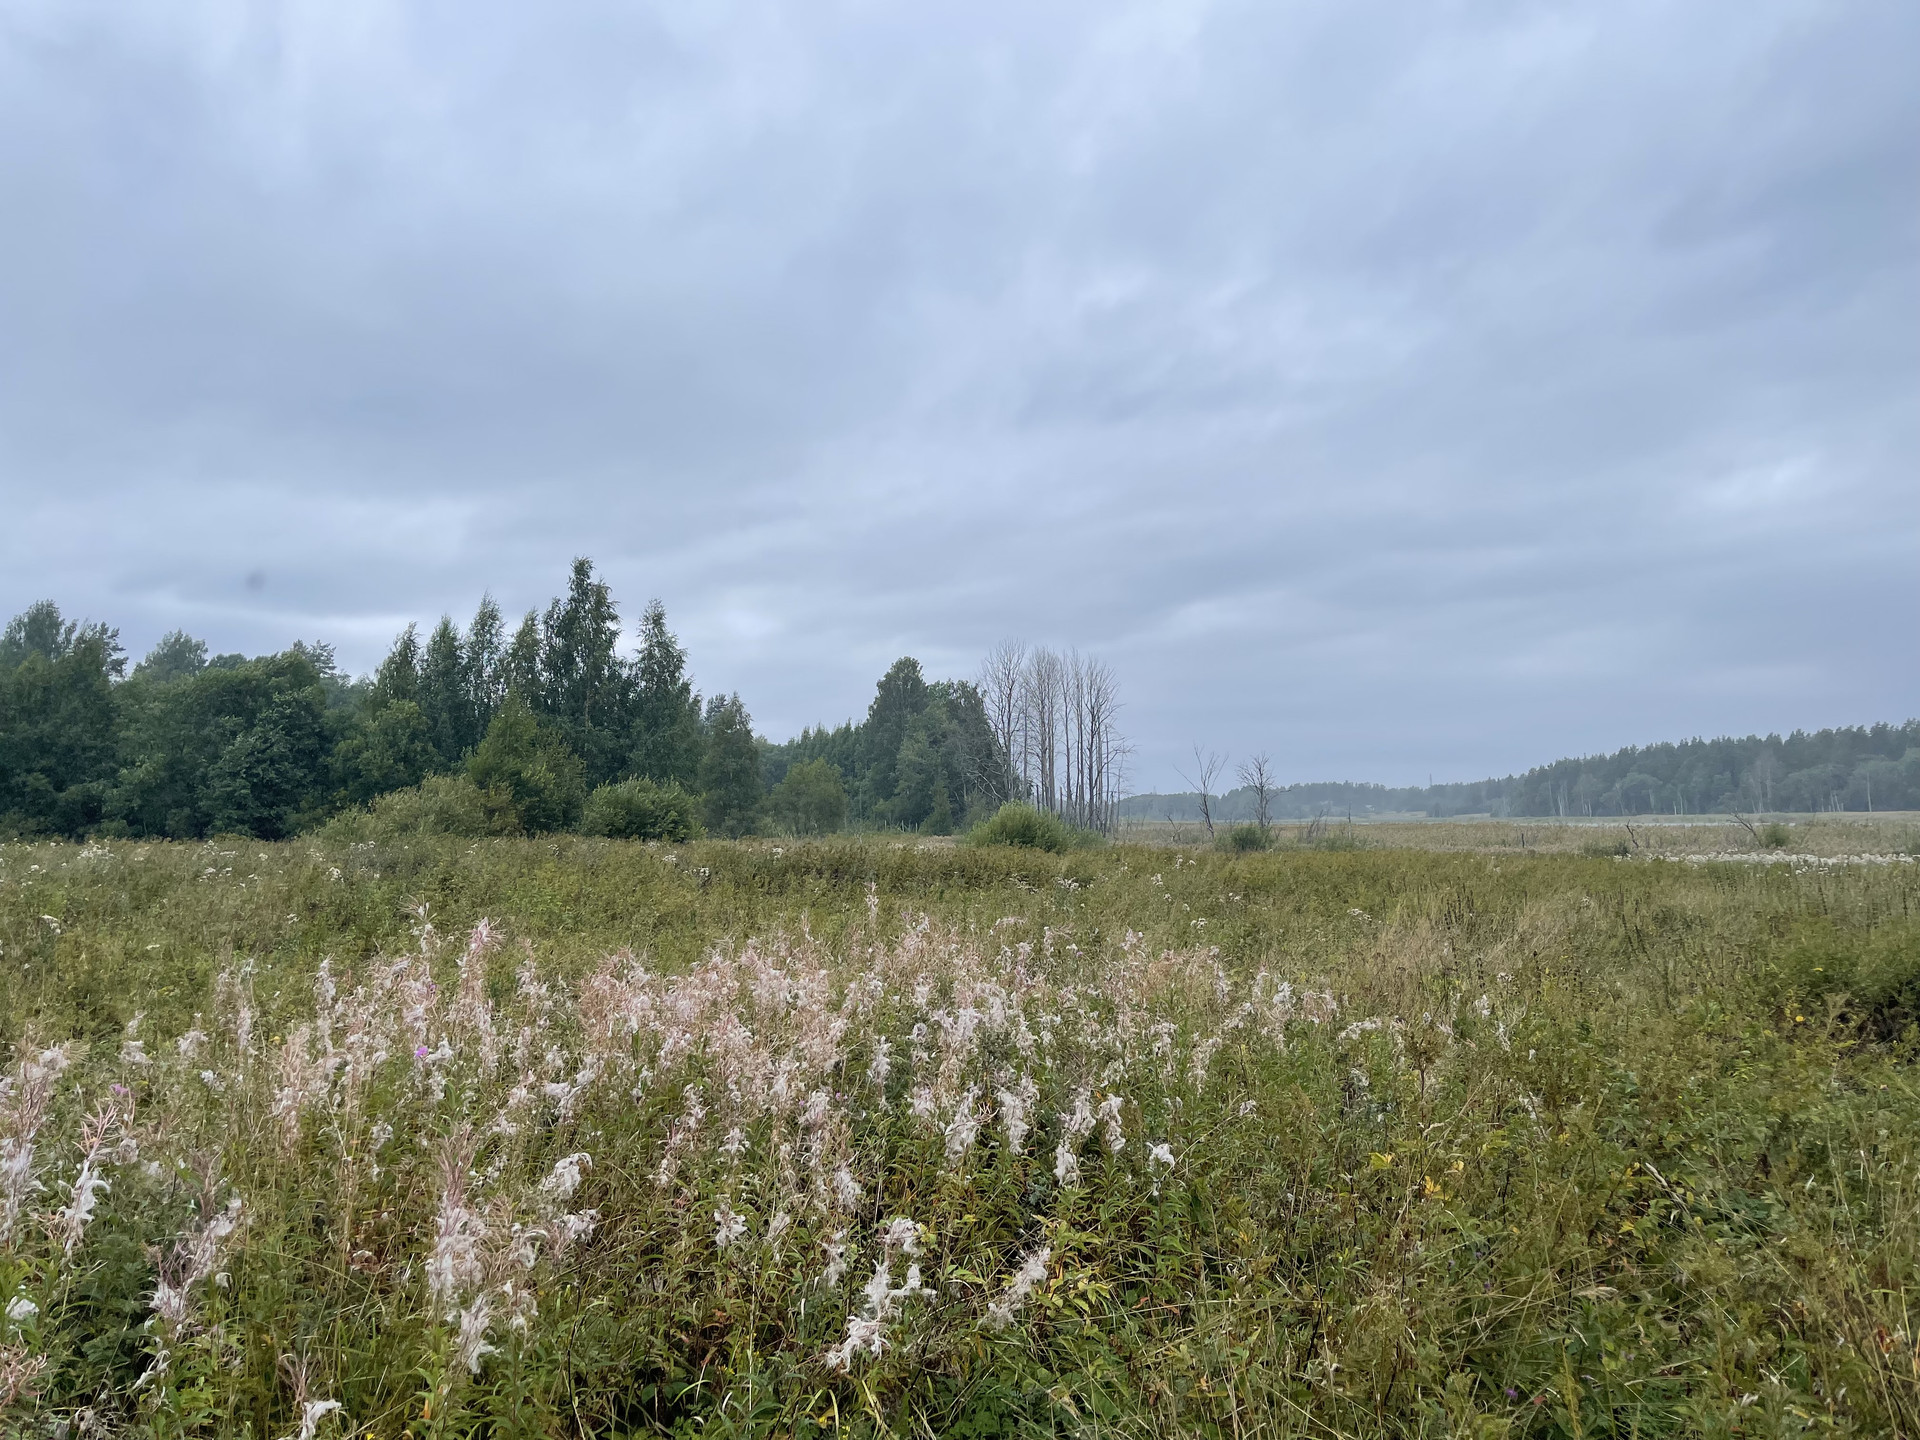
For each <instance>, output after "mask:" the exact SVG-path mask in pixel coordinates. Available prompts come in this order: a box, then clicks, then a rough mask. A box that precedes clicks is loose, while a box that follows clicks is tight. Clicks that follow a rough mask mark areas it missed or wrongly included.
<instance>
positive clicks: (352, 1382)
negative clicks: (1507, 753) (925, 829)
mask: <svg viewBox="0 0 1920 1440" xmlns="http://www.w3.org/2000/svg"><path fill="white" fill-rule="evenodd" d="M1383 828H1384V827H1383ZM1418 828H1419V829H1421V830H1422V831H1423V832H1429V833H1430V832H1433V831H1438V830H1441V829H1442V828H1451V829H1461V830H1464V829H1466V828H1467V827H1464V826H1463V827H1439V826H1434V827H1418ZM1636 828H1637V827H1636ZM1394 833H1395V834H1396V835H1398V834H1404V833H1406V832H1405V831H1400V830H1396V831H1395V832H1394ZM1483 833H1484V832H1483ZM1369 838H1372V837H1371V836H1370V837H1369ZM1836 844H1837V842H1836ZM1809 853H1813V852H1811V850H1810V852H1809ZM1834 853H1857V852H1855V851H1852V850H1844V849H1837V850H1836V851H1835V852H1834ZM1916 871H1920V866H1909V865H1845V866H1834V867H1824V868H1819V867H1806V866H1802V867H1798V868H1796V867H1792V866H1786V865H1776V866H1765V867H1762V866H1756V865H1752V864H1745V863H1707V864H1697V865H1695V864H1667V863H1641V862H1639V861H1637V860H1618V859H1614V858H1611V857H1605V856H1589V855H1583V854H1579V853H1557V854H1548V853H1535V852H1533V851H1532V847H1531V846H1529V847H1528V849H1524V850H1523V849H1520V848H1518V847H1515V848H1513V849H1512V850H1510V851H1502V850H1501V849H1500V848H1499V847H1497V846H1485V845H1482V846H1478V847H1476V850H1475V851H1474V852H1452V851H1447V850H1415V849H1403V850H1391V851H1390V850H1386V849H1381V848H1368V849H1363V850H1356V851H1350V852H1345V853H1321V852H1318V851H1314V850H1293V851H1283V852H1278V853H1268V854H1262V855H1253V856H1245V857H1230V856H1226V855H1221V854H1217V853H1212V852H1201V853H1197V854H1190V853H1186V852H1182V851H1170V850H1166V849H1150V848H1141V847H1118V848H1114V849H1110V850H1106V851H1100V852H1076V853H1074V854H1070V855H1066V856H1051V855H1044V854H1037V853H1034V852H1019V851H1010V850H992V849H988V850H968V849H956V848H953V847H945V846H928V845H899V844H884V843H854V842H821V843H816V844H785V845H775V844H768V843H754V844H736V845H728V844H719V843H715V844H703V845H694V846H686V847H680V848H678V849H662V848H659V847H645V846H638V845H627V844H619V843H614V842H592V841H568V840H562V841H552V842H529V841H489V842H482V843H480V844H478V845H469V844H467V843H465V842H452V841H448V842H440V843H436V842H426V841H423V842H417V843H414V844H410V845H395V846H356V847H350V848H346V849H339V850H326V849H321V848H316V847H313V846H311V845H307V844H300V843H296V844H291V845H286V846H258V845H247V846H245V847H241V846H237V845H230V846H220V845H212V846H167V845H150V846H133V845H115V846H112V847H98V846H96V847H87V848H80V847H74V846H35V847H27V846H7V847H0V950H3V951H4V953H3V954H0V1038H4V1040H5V1041H6V1042H7V1043H8V1044H9V1045H10V1046H11V1047H12V1057H13V1058H12V1061H11V1065H12V1074H11V1077H10V1079H9V1081H8V1083H7V1089H6V1092H5V1096H4V1099H0V1144H4V1145H5V1146H6V1147H7V1149H6V1151H5V1156H4V1158H3V1159H0V1205H10V1206H12V1209H10V1210H9V1211H8V1212H7V1214H8V1221H7V1224H6V1230H5V1237H4V1239H3V1240H0V1289H3V1290H4V1294H5V1296H6V1298H7V1301H8V1303H9V1304H11V1305H13V1310H12V1316H13V1318H12V1319H11V1320H10V1321H9V1322H8V1328H7V1331H6V1333H5V1337H4V1341H0V1394H6V1393H8V1392H9V1391H10V1392H11V1397H10V1399H9V1401H8V1403H9V1405H10V1409H9V1410H8V1412H7V1414H8V1423H9V1424H10V1425H11V1426H12V1427H13V1428H14V1429H15V1430H16V1431H19V1432H22V1433H30V1434H45V1435H48V1436H49V1437H51V1436H53V1435H55V1434H61V1435H71V1434H72V1433H74V1430H75V1428H76V1427H78V1428H79V1429H80V1430H81V1431H82V1432H84V1433H113V1432H128V1433H142V1434H154V1435H174V1434H179V1435H190V1434H191V1435H220V1436H226V1435H233V1436H238V1435H241V1434H249V1435H253V1436H260V1437H282V1436H290V1435H307V1436H309V1437H312V1436H328V1437H330V1436H332V1435H335V1434H346V1433H352V1434H373V1435H381V1436H400V1435H403V1434H411V1435H413V1436H415V1437H424V1436H427V1435H477V1434H487V1435H500V1436H510V1435H511V1436H519V1435H528V1436H531V1435H556V1434H591V1435H623V1434H640V1433H676V1434H688V1435H691V1434H693V1433H694V1432H695V1431H696V1430H697V1431H699V1432H701V1433H703V1434H708V1433H713V1432H715V1431H719V1432H721V1433H739V1434H748V1433H751V1434H768V1435H773V1434H779V1435H799V1434H811V1433H814V1432H816V1431H823V1430H829V1429H833V1430H838V1429H847V1430H856V1431H866V1432H881V1431H885V1432H889V1433H892V1432H899V1433H908V1432H911V1433H915V1434H922V1435H924V1434H945V1433H958V1434H980V1435H987V1434H1001V1433H1005V1434H1014V1433H1021V1434H1027V1433H1033V1434H1038V1433H1048V1434H1052V1433H1059V1432H1063V1431H1064V1432H1073V1433H1101V1434H1105V1433H1126V1434H1140V1435H1145V1434H1166V1433H1180V1434H1208V1435H1218V1436H1233V1437H1249V1436H1255V1435H1276V1436H1277V1435H1293V1434H1299V1435H1374V1434H1393V1435H1409V1436H1412V1435H1436V1436H1437V1435H1500V1434H1506V1435H1520V1434H1534V1435H1561V1434H1564V1435H1582V1436H1586V1435H1601V1434H1621V1435H1629V1434H1640V1435H1656V1434H1673V1435H1683V1434H1684V1435H1696V1434H1725V1435H1733V1434H1742V1435H1750V1434H1798V1433H1805V1432H1808V1431H1822V1432H1831V1433H1851V1434H1862V1435H1865V1434H1890V1433H1905V1434H1915V1433H1920V1349H1916V1344H1915V1327H1914V1325H1913V1323H1912V1322H1911V1320H1910V1319H1909V1317H1908V1306H1909V1297H1910V1296H1911V1295H1912V1294H1913V1284H1914V1278H1915V1264H1916V1254H1915V1247H1916V1244H1917V1243H1920V1215H1917V1214H1916V1206H1917V1205H1920V1152H1917V1151H1916V1145H1915V1139H1916V1136H1917V1135H1920V1127H1917V1126H1916V1121H1920V1093H1917V1092H1916V1088H1915V1086H1914V1083H1913V1073H1912V1058H1913V1053H1914V1051H1915V1049H1916V1048H1920V1046H1917V1045H1916V1041H1915V1037H1914V1032H1913V1031H1912V1030H1911V1028H1910V1025H1911V1014H1912V1012H1913V1011H1914V1009H1915V1007H1916V1006H1920V925H1917V924H1916V920H1915V918H1914V917H1915V913H1916V907H1915V901H1916V900H1917V899H1920V875H1917V874H1916ZM483 917H484V918H485V919H487V921H488V922H489V923H487V924H485V925H482V924H481V921H482V919H483ZM100 1181H104V1182H105V1183H104V1185H102V1184H99V1183H97V1182H100ZM15 1302H18V1303H15ZM335 1406H337V1408H334V1407H335Z"/></svg>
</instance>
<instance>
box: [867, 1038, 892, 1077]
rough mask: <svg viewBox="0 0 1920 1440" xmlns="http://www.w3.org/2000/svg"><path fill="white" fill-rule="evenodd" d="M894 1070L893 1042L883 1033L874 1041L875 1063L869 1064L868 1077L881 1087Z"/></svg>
mask: <svg viewBox="0 0 1920 1440" xmlns="http://www.w3.org/2000/svg"><path fill="white" fill-rule="evenodd" d="M892 1071H893V1042H892V1041H891V1040H889V1039H887V1037H886V1036H884V1035H882V1036H880V1037H879V1038H878V1039H876V1040H875V1041H874V1042H873V1063H872V1064H870V1065H868V1066H867V1079H869V1080H871V1081H872V1082H873V1083H874V1084H875V1085H876V1086H878V1087H880V1088H881V1089H885V1088H886V1084H887V1076H888V1075H889V1074H891V1073H892Z"/></svg>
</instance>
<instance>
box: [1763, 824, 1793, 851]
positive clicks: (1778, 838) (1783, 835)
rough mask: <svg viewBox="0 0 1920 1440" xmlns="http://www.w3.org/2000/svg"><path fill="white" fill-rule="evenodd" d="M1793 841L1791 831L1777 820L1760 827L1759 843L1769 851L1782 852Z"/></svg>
mask: <svg viewBox="0 0 1920 1440" xmlns="http://www.w3.org/2000/svg"><path fill="white" fill-rule="evenodd" d="M1792 839H1793V831H1792V830H1791V829H1789V828H1788V827H1787V826H1785V825H1782V824H1781V823H1780V822H1779V821H1778V820H1776V821H1774V822H1773V823H1772V824H1771V825H1762V826H1761V827H1760V843H1761V844H1762V845H1764V846H1766V847H1767V849H1769V850H1784V849H1786V848H1787V845H1788V844H1789V843H1790V842H1791V841H1792Z"/></svg>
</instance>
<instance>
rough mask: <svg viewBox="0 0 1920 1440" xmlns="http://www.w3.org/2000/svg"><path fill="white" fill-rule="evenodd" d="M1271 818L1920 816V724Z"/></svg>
mask: <svg viewBox="0 0 1920 1440" xmlns="http://www.w3.org/2000/svg"><path fill="white" fill-rule="evenodd" d="M1269 808H1270V813H1271V816H1272V818H1274V819H1290V820H1305V819H1311V818H1313V817H1315V816H1320V815H1341V816H1344V815H1347V814H1352V815H1353V816H1354V817H1355V818H1360V817H1364V816H1374V815H1427V816H1433V817H1442V816H1451V815H1491V816H1505V817H1516V818H1518V817H1528V818H1530V817H1534V816H1541V817H1548V816H1552V817H1559V818H1569V817H1574V816H1600V815H1616V816H1633V815H1669V814H1671V815H1725V814H1732V813H1738V812H1745V811H1751V812H1769V811H1779V812H1791V813H1796V814H1799V813H1808V812H1819V811H1835V810H1859V811H1874V810H1920V721H1917V720H1909V721H1907V722H1906V723H1905V724H1903V725H1884V724H1883V725H1871V726H1868V725H1856V726H1846V727H1841V728H1838V729H1832V730H1818V731H1814V732H1812V733H1808V732H1807V731H1804V730H1796V731H1794V732H1793V733H1792V734H1791V735H1787V736H1784V737H1783V736H1780V735H1748V736H1745V737H1743V738H1741V739H1737V740H1736V739H1731V738H1725V737H1723V738H1721V739H1717V740H1685V741H1681V742H1679V743H1677V744H1673V743H1669V744H1661V745H1645V746H1628V747H1627V748H1626V749H1624V750H1616V751H1614V752H1613V753H1612V754H1611V755H1593V756H1587V757H1585V758H1583V759H1569V760H1556V761H1554V762H1553V763H1552V764H1551V765H1540V766H1536V767H1535V768H1533V769H1531V770H1529V771H1527V772H1526V773H1525V774H1524V775H1508V776H1504V777H1502V778H1501V779H1498V780H1473V781H1466V782H1461V783H1454V784H1444V785H1424V786H1420V785H1414V786H1401V787H1395V786H1387V785H1369V784H1358V783H1346V782H1317V783H1311V784H1305V785H1288V786H1284V787H1280V788H1277V789H1275V790H1274V791H1272V793H1271V795H1270V796H1269ZM1210 809H1211V812H1212V818H1213V820H1214V821H1215V823H1217V824H1234V823H1240V822H1245V821H1250V820H1252V819H1254V818H1255V812H1256V796H1255V793H1254V791H1253V790H1252V788H1250V787H1248V786H1244V785H1243V786H1239V787H1236V788H1234V789H1232V790H1228V791H1226V792H1225V793H1223V794H1220V795H1217V796H1213V797H1212V798H1211V805H1210ZM1120 814H1121V816H1122V818H1125V819H1133V820H1199V819H1201V818H1202V816H1201V797H1200V795H1199V793H1198V792H1185V793H1179V794H1172V795H1159V794H1155V795H1130V796H1128V797H1127V798H1126V799H1125V800H1124V801H1122V802H1121V805H1120Z"/></svg>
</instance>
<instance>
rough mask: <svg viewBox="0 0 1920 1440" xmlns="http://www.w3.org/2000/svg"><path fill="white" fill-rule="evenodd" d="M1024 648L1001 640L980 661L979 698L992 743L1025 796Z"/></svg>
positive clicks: (1017, 790)
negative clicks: (998, 748) (991, 736)
mask: <svg viewBox="0 0 1920 1440" xmlns="http://www.w3.org/2000/svg"><path fill="white" fill-rule="evenodd" d="M1026 672H1027V647H1026V646H1025V645H1023V644H1021V643H1020V642H1019V641H1017V640H1002V641H1001V642H1000V643H999V644H998V645H996V646H994V647H993V649H991V650H989V651H988V652H987V657H986V659H984V660H982V661H981V662H980V678H979V682H978V683H979V686H980V699H981V701H982V703H983V704H984V706H985V708H986V712H987V724H988V726H989V727H990V728H991V729H992V731H993V739H994V743H995V744H997V745H998V746H999V747H1000V754H1001V756H1002V757H1003V758H1004V759H1005V762H1006V765H1007V770H1008V773H1009V775H1010V777H1011V779H1012V782H1013V787H1014V790H1015V791H1016V792H1017V794H1018V795H1020V796H1021V797H1022V798H1024V797H1025V795H1026V780H1027V770H1026V756H1025V738H1026V737H1025V729H1024V727H1023V725H1022V719H1023V715H1022V710H1021V701H1022V694H1023V690H1024V687H1025V684H1026Z"/></svg>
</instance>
